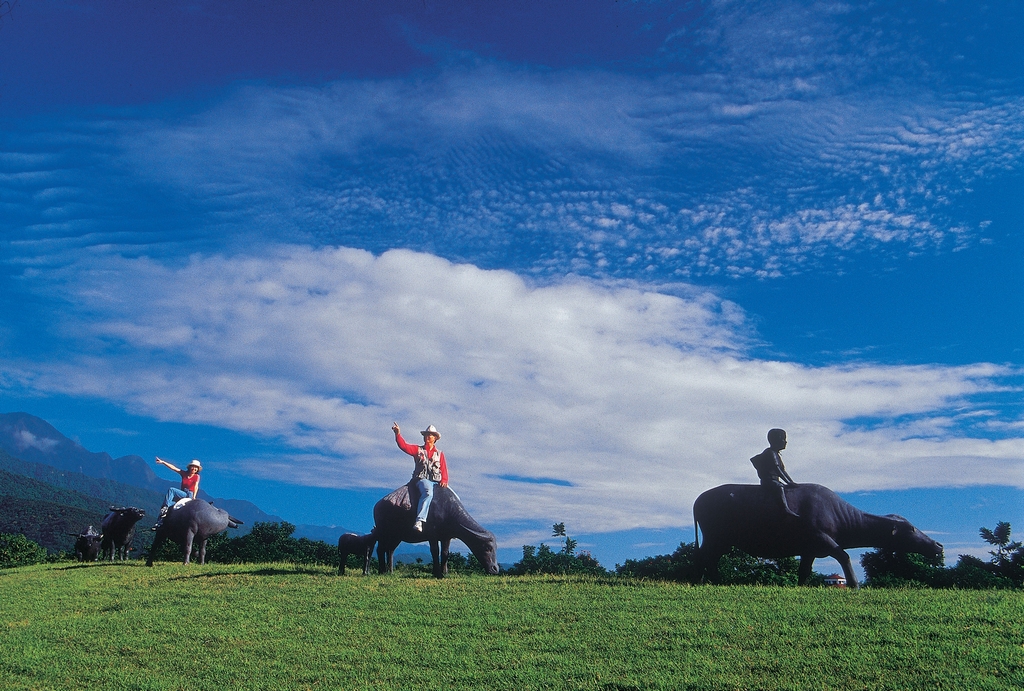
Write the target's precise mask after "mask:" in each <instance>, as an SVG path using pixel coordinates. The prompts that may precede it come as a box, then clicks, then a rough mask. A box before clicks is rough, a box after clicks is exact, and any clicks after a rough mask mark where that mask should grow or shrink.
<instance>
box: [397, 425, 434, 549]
mask: <svg viewBox="0 0 1024 691" xmlns="http://www.w3.org/2000/svg"><path fill="white" fill-rule="evenodd" d="M391 429H392V430H393V431H394V433H395V441H396V442H398V448H400V449H401V450H402V451H404V452H406V453H407V454H409V455H410V456H412V457H413V458H415V459H416V467H415V469H413V471H412V480H413V482H415V483H416V486H417V487H418V488H419V490H420V501H419V504H418V505H417V507H416V522H415V523H414V524H413V526H412V528H413V530H415V531H416V532H421V531H422V530H423V524H424V523H425V522H426V520H427V512H428V511H429V510H430V501H431V500H432V499H433V498H434V485H441V486H442V487H447V486H448V464H447V463H446V462H445V460H444V451H441V449H439V448H437V447H436V446H434V444H435V442H437V440H438V439H440V438H441V434H440V433H439V432H438V431H437V430H436V429H435V428H434V426H433V425H428V426H427V428H426V429H425V430H423V431H422V432H420V434H422V435H423V446H416V445H415V444H410V443H409V442H407V441H406V440H405V439H402V432H401V430H399V429H398V423H397V422H396V423H394V424H393V425H391Z"/></svg>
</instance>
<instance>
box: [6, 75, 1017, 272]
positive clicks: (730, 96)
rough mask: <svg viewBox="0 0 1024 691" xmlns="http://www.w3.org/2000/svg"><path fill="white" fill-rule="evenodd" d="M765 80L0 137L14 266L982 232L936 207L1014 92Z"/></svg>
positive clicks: (822, 258) (972, 164)
mask: <svg viewBox="0 0 1024 691" xmlns="http://www.w3.org/2000/svg"><path fill="white" fill-rule="evenodd" d="M773 78H774V77H772V76H770V75H762V76H759V77H756V79H755V77H750V78H748V81H743V80H739V81H738V82H737V83H735V84H731V86H727V85H725V84H723V83H722V82H721V80H720V79H719V78H718V77H716V76H715V75H713V74H707V75H657V76H650V75H646V74H643V73H638V74H629V73H614V72H610V71H603V70H598V69H592V70H579V69H567V70H562V71H544V72H541V71H538V70H531V69H528V68H514V67H511V66H508V65H502V64H497V63H480V64H472V65H466V66H462V65H455V66H450V67H446V68H443V69H439V70H438V71H436V72H435V73H433V74H430V75H427V76H420V77H417V78H416V79H412V78H401V79H400V78H394V79H388V80H376V81H373V80H345V81H338V82H334V83H331V84H328V85H325V86H321V87H272V86H267V85H259V84H252V85H246V86H241V87H238V88H236V89H234V90H233V91H231V92H230V93H228V94H226V95H224V96H223V97H221V98H219V99H218V100H216V101H214V102H212V103H210V104H207V105H202V106H198V107H197V106H193V107H192V108H191V110H189V111H187V112H184V113H182V112H181V110H180V108H176V109H175V110H173V111H172V112H167V107H165V106H153V107H151V108H149V109H148V110H147V111H145V112H142V113H131V114H127V113H126V114H125V115H124V116H123V117H118V118H117V119H108V118H95V119H91V120H85V121H81V120H76V121H65V122H59V123H56V125H57V127H56V128H52V127H51V129H50V130H49V131H48V132H46V133H43V132H32V131H28V132H26V131H17V132H15V133H14V134H11V135H8V137H7V140H8V141H7V142H6V143H7V144H8V147H7V148H8V149H9V150H10V153H9V154H7V155H6V156H5V158H4V159H2V160H0V175H3V176H4V180H5V182H7V183H8V185H7V190H6V191H5V192H3V197H2V199H0V201H2V203H3V205H4V208H5V210H6V211H7V212H8V216H7V217H8V219H10V220H9V222H8V227H7V228H6V230H7V231H9V235H8V237H9V238H11V239H12V240H14V241H16V242H17V243H19V244H18V245H17V246H16V249H20V252H19V254H20V256H22V257H27V256H29V255H32V256H36V255H38V254H39V249H40V248H44V249H47V248H49V249H50V250H52V248H53V247H54V246H59V245H58V244H56V243H60V242H62V241H63V242H66V243H70V245H71V246H74V247H80V246H82V245H83V244H96V243H98V242H109V243H114V244H123V245H126V246H133V245H138V244H139V243H146V244H149V243H171V245H170V246H174V245H176V246H180V247H185V246H187V247H189V248H190V249H192V250H194V249H200V250H215V249H216V248H217V245H218V244H219V245H220V246H225V245H227V246H236V247H237V246H246V245H248V244H251V242H252V241H253V239H254V238H259V239H260V240H265V239H267V238H270V239H272V240H276V241H279V242H300V243H303V244H307V243H310V244H314V245H341V246H351V247H360V248H362V249H368V250H370V251H373V252H377V253H380V252H383V251H385V250H386V249H389V248H392V247H395V246H404V247H408V248H411V249H418V250H422V251H429V252H431V253H435V254H438V255H441V256H445V257H447V258H449V259H453V260H457V261H470V262H472V263H474V264H476V265H479V266H482V267H486V268H498V267H499V266H504V267H507V268H511V269H513V270H516V271H519V272H527V273H532V274H535V275H554V276H557V275H559V274H563V273H565V272H566V271H573V272H575V273H580V274H585V275H590V276H595V277H614V278H633V279H641V280H647V279H649V278H650V277H651V275H654V276H655V277H657V279H658V280H665V279H668V278H670V277H673V276H674V277H676V278H682V279H687V280H688V279H691V278H693V277H698V276H716V275H727V276H736V277H739V276H745V275H753V276H760V277H772V276H778V275H782V274H785V273H797V272H803V271H808V270H810V269H811V268H813V267H821V266H834V265H835V264H836V262H837V261H841V257H842V256H844V255H846V254H848V253H849V252H852V251H860V250H871V251H874V252H881V253H885V254H890V255H894V256H900V255H906V254H913V253H916V252H920V251H922V250H928V249H943V248H945V249H950V248H959V247H962V246H965V245H968V244H970V243H971V242H975V241H976V240H977V239H978V237H979V236H980V233H981V226H979V225H978V221H977V219H974V218H971V217H969V216H968V215H965V214H963V213H962V212H959V211H958V210H957V201H958V200H962V199H964V198H965V197H966V196H968V195H969V194H970V193H971V190H972V185H974V184H975V183H976V182H977V181H979V180H986V179H991V178H993V177H995V178H998V177H999V176H1004V175H1013V174H1016V173H1017V172H1019V171H1020V169H1021V161H1022V160H1024V144H1022V142H1024V136H1022V135H1024V118H1022V116H1021V113H1022V112H1024V108H1022V107H1021V103H1022V102H1021V100H1020V98H1019V97H1016V96H1013V95H1003V96H998V95H996V96H993V95H992V94H985V95H981V96H978V97H977V98H975V99H971V98H965V97H963V96H962V95H959V94H958V95H956V97H955V98H953V97H951V98H947V99H941V98H936V97H935V96H934V95H933V94H931V93H930V92H928V91H927V90H926V89H924V88H914V87H911V88H910V89H908V90H907V91H905V92H901V93H887V92H884V91H882V92H877V91H855V92H852V93H832V92H826V91H824V90H821V89H812V90H810V91H809V92H807V93H803V92H801V93H800V94H788V95H779V94H776V93H775V92H774V90H772V89H770V88H768V87H767V82H768V81H770V80H771V79H773ZM749 79H755V81H758V82H759V83H760V84H761V86H760V87H759V88H749V87H750V84H749V83H748V82H749ZM53 124H54V123H47V125H48V127H49V126H52V125H53ZM58 147H63V150H64V153H61V154H55V153H53V149H55V148H58ZM96 170H100V171H102V175H100V176H97V175H96V174H95V172H96ZM214 238H216V240H214Z"/></svg>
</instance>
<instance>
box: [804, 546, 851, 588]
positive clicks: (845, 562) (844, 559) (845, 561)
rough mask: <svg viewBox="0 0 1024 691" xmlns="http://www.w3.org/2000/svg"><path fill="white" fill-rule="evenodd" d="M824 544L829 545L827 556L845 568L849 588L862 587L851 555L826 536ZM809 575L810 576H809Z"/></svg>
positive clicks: (844, 572)
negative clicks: (854, 569) (858, 581)
mask: <svg viewBox="0 0 1024 691" xmlns="http://www.w3.org/2000/svg"><path fill="white" fill-rule="evenodd" d="M822 537H823V542H824V543H825V545H827V547H828V549H827V554H828V556H830V557H832V558H833V559H835V560H836V561H838V562H839V565H840V566H842V567H843V574H844V575H845V576H846V585H847V587H849V588H858V587H860V585H859V584H858V583H857V574H855V573H854V572H853V563H852V562H851V561H850V555H849V554H847V553H846V550H845V549H843V548H842V547H840V546H839V543H838V542H836V541H835V540H833V539H832V538H831V537H829V536H827V535H825V536H822ZM808 575H809V574H808Z"/></svg>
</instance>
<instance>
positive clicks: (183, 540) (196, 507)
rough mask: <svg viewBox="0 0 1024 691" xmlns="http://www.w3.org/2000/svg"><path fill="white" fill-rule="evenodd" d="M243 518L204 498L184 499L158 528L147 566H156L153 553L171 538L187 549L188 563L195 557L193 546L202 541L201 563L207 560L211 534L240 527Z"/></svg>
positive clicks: (168, 513)
mask: <svg viewBox="0 0 1024 691" xmlns="http://www.w3.org/2000/svg"><path fill="white" fill-rule="evenodd" d="M240 525H242V521H240V520H238V519H237V518H235V517H234V516H231V515H230V514H228V512H227V511H225V510H224V509H219V508H217V507H216V506H214V505H213V504H211V503H209V502H207V501H203V500H202V499H182V500H181V501H179V502H178V503H177V504H175V505H174V506H172V507H171V509H170V510H169V511H168V512H167V515H166V516H164V520H163V522H162V523H161V524H160V527H159V528H157V531H156V537H155V538H154V539H153V546H152V547H150V548H149V556H148V557H147V559H146V566H152V565H153V555H154V554H156V553H157V551H158V550H159V549H160V547H161V546H162V545H163V544H164V542H166V541H167V540H170V541H171V542H176V543H178V544H179V545H180V546H181V548H182V550H183V551H184V552H185V563H186V564H188V563H189V560H190V558H191V556H192V545H193V543H195V542H196V541H198V542H199V563H200V564H205V563H206V541H207V540H208V539H210V536H211V535H216V534H217V533H219V532H222V531H224V530H227V529H228V528H237V527H238V526H240Z"/></svg>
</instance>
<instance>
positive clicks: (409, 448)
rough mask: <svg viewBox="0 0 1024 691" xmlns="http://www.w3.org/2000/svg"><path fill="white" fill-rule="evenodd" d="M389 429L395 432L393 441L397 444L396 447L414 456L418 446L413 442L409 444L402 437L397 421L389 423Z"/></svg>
mask: <svg viewBox="0 0 1024 691" xmlns="http://www.w3.org/2000/svg"><path fill="white" fill-rule="evenodd" d="M391 431H393V432H394V433H395V443H397V444H398V448H400V449H401V450H402V451H404V452H406V453H407V454H409V455H410V456H415V455H416V454H417V453H418V452H419V449H420V447H418V446H416V445H415V444H410V443H409V442H407V441H406V440H405V439H403V438H402V430H400V429H399V428H398V423H397V422H396V423H394V424H392V425H391Z"/></svg>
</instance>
